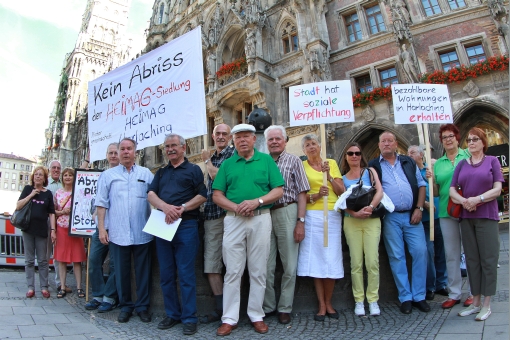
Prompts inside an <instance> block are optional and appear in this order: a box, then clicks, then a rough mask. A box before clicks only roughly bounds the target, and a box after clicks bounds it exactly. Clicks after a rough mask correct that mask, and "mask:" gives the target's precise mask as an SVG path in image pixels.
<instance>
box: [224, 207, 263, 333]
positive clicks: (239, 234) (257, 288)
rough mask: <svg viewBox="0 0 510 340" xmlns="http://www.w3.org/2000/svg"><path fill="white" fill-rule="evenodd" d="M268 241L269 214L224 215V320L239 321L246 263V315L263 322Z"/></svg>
mask: <svg viewBox="0 0 510 340" xmlns="http://www.w3.org/2000/svg"><path fill="white" fill-rule="evenodd" d="M270 240H271V215H270V214H268V213H265V214H262V215H259V216H254V217H240V216H228V215H227V216H226V217H225V221H224V234H223V261H224V262H225V267H226V269H227V272H226V274H225V282H224V285H223V316H222V318H221V320H222V322H223V323H228V324H230V325H235V324H237V322H238V321H239V307H240V300H241V294H240V293H241V292H240V289H241V277H242V276H243V273H244V268H245V266H246V262H248V273H249V275H250V293H249V296H248V317H249V318H250V320H251V321H252V322H255V321H262V318H263V317H264V315H265V314H264V311H263V310H262V303H263V302H264V292H265V290H266V272H267V258H268V256H269V248H270Z"/></svg>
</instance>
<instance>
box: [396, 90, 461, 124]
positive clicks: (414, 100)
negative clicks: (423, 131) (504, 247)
mask: <svg viewBox="0 0 510 340" xmlns="http://www.w3.org/2000/svg"><path fill="white" fill-rule="evenodd" d="M391 92H392V97H393V113H394V115H395V124H417V123H431V124H446V123H453V114H452V106H451V104H450V95H449V93H448V87H447V86H446V85H439V84H393V85H391Z"/></svg>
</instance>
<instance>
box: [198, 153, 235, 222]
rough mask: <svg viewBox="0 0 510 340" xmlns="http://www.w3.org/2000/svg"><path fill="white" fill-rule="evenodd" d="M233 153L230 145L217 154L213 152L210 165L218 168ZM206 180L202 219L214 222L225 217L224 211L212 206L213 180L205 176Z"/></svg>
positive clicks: (214, 205)
mask: <svg viewBox="0 0 510 340" xmlns="http://www.w3.org/2000/svg"><path fill="white" fill-rule="evenodd" d="M234 151H235V148H234V147H233V146H232V145H229V146H227V147H226V148H225V149H223V150H221V152H220V153H219V154H218V151H217V150H215V151H214V153H213V155H212V156H211V163H212V165H214V166H215V167H216V168H219V167H220V165H221V163H223V161H224V160H225V159H227V158H230V157H232V155H233V154H234ZM207 179H208V181H207V201H206V202H205V203H204V218H205V219H206V220H215V219H218V218H220V217H221V216H222V215H225V210H223V209H222V208H220V207H218V206H217V205H216V204H214V202H213V199H212V196H213V189H212V185H213V183H214V180H213V179H212V178H211V176H209V175H207Z"/></svg>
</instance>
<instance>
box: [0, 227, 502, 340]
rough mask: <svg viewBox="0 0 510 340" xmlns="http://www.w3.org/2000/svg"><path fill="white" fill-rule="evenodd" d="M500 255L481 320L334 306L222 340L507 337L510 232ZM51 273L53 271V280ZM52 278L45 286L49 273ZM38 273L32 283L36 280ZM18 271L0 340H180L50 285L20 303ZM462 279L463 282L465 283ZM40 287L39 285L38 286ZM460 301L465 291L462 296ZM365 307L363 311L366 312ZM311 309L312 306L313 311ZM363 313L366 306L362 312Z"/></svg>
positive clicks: (6, 276) (0, 293)
mask: <svg viewBox="0 0 510 340" xmlns="http://www.w3.org/2000/svg"><path fill="white" fill-rule="evenodd" d="M500 237H501V252H500V261H499V264H500V265H501V268H500V269H499V271H498V291H497V293H496V295H495V296H493V298H492V301H491V309H492V311H493V313H492V315H491V317H490V318H489V319H487V320H486V321H485V322H476V321H474V316H473V318H470V317H465V318H460V317H458V316H457V312H458V311H459V310H460V308H461V305H457V306H455V307H454V308H453V309H451V310H444V309H442V308H441V303H442V301H444V300H445V297H443V296H436V298H435V299H434V300H433V301H430V302H429V303H430V306H431V311H430V312H429V313H422V312H420V311H418V310H417V309H413V312H412V314H410V315H404V314H402V313H400V310H399V306H398V304H397V303H389V302H388V303H381V304H380V307H381V315H380V316H377V317H371V316H368V317H357V316H355V315H354V313H353V309H352V308H351V307H350V306H335V307H337V310H338V312H339V314H340V318H339V319H338V320H335V319H330V318H326V321H325V322H316V321H314V319H313V316H314V312H313V311H310V312H305V313H295V314H293V316H292V317H293V318H292V322H291V324H289V325H281V324H279V323H278V321H277V317H276V316H272V317H268V318H266V323H267V324H268V325H269V332H268V333H267V334H265V335H261V334H258V333H256V332H255V331H254V330H253V328H252V327H251V325H250V323H249V320H248V318H247V317H246V316H244V317H241V320H240V322H239V328H238V329H236V330H234V331H233V332H232V334H231V335H230V337H229V338H228V339H436V340H451V339H452V338H460V339H462V340H470V339H491V340H492V339H498V340H499V339H508V338H509V331H508V315H509V314H508V310H509V290H508V289H509V254H508V244H509V243H508V229H506V230H501V229H500ZM53 273H54V272H53V271H52V272H51V274H53ZM51 274H50V281H53V279H54V275H51ZM37 277H38V276H37V275H36V280H37ZM67 277H68V279H67V281H68V284H69V286H71V287H73V288H75V287H76V285H75V283H74V276H73V275H70V274H68V276H67ZM24 280H25V274H24V269H23V268H9V267H0V339H13V338H30V339H41V340H50V339H55V340H56V339H94V340H98V339H102V340H106V339H183V338H184V336H183V335H182V326H181V325H177V326H175V327H174V328H172V329H169V330H159V329H158V328H157V325H158V323H159V322H160V321H161V320H162V319H163V318H164V315H163V314H153V318H152V322H150V323H143V322H141V321H140V319H139V318H138V317H137V316H136V315H135V316H133V317H132V318H131V320H130V321H129V322H128V323H123V324H120V323H118V322H117V317H118V315H119V313H120V310H119V309H115V310H113V311H112V312H109V313H98V312H97V311H87V310H85V308H84V306H85V299H80V298H78V296H77V294H76V292H73V293H71V294H67V296H66V297H65V298H63V299H57V298H56V293H55V285H54V282H52V284H51V286H52V288H51V289H50V291H51V293H52V297H51V298H50V299H43V298H42V297H41V294H40V291H38V289H36V298H33V299H26V298H25V292H26V285H25V283H24ZM464 280H465V279H464ZM36 287H38V283H36ZM463 295H464V296H463V299H462V300H464V299H465V298H466V296H467V291H466V290H464V294H463ZM366 307H368V306H366ZM311 308H313V307H311ZM366 309H367V310H368V308H366ZM218 326H219V324H217V323H215V324H207V325H204V324H199V325H198V332H197V333H196V334H195V335H193V336H190V337H188V338H190V339H212V338H215V339H217V338H218V337H217V336H216V329H217V327H218Z"/></svg>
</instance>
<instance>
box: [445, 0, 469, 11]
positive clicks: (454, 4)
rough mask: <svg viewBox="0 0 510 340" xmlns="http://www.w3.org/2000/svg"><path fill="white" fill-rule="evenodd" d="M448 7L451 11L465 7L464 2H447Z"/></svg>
mask: <svg viewBox="0 0 510 340" xmlns="http://www.w3.org/2000/svg"><path fill="white" fill-rule="evenodd" d="M448 5H450V8H451V9H457V8H462V7H466V3H465V2H464V0H448Z"/></svg>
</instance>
